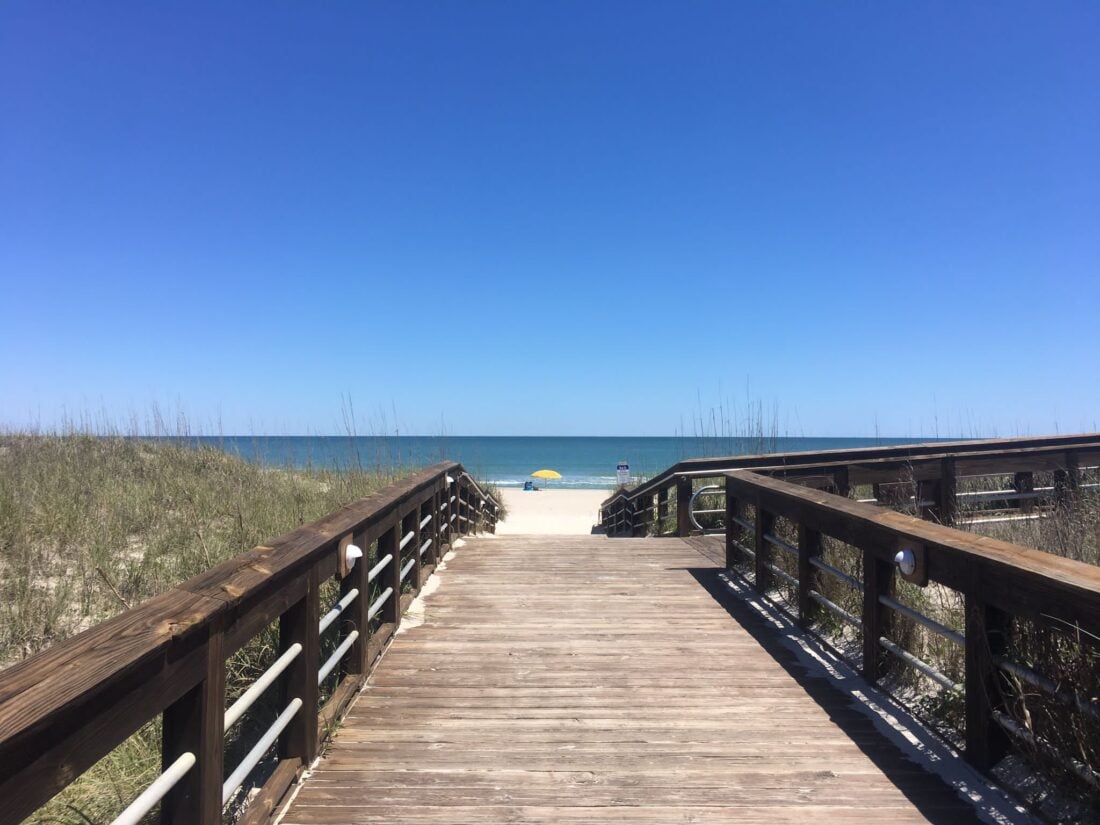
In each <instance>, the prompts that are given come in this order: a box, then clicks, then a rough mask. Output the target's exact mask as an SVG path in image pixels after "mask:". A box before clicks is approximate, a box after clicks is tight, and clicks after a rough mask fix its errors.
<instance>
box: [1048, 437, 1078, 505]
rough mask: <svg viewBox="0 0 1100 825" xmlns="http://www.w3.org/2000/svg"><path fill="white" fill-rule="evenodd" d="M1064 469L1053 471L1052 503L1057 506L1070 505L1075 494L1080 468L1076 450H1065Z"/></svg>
mask: <svg viewBox="0 0 1100 825" xmlns="http://www.w3.org/2000/svg"><path fill="white" fill-rule="evenodd" d="M1065 465H1066V466H1065V469H1063V470H1055V471H1054V503H1055V504H1056V505H1057V506H1058V507H1070V506H1072V504H1073V501H1074V499H1075V498H1076V496H1077V487H1078V485H1079V484H1080V481H1081V470H1080V465H1079V464H1078V460H1077V451H1076V450H1066V453H1065Z"/></svg>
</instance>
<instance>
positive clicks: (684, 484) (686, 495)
mask: <svg viewBox="0 0 1100 825" xmlns="http://www.w3.org/2000/svg"><path fill="white" fill-rule="evenodd" d="M676 535H678V536H679V537H680V538H686V537H687V536H690V535H691V479H690V478H688V477H687V476H677V477H676Z"/></svg>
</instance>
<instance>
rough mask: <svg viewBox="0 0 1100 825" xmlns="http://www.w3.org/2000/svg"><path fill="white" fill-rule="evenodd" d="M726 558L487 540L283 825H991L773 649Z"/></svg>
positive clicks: (382, 674)
mask: <svg viewBox="0 0 1100 825" xmlns="http://www.w3.org/2000/svg"><path fill="white" fill-rule="evenodd" d="M708 547H712V548H713V549H711V550H709V551H707V548H708ZM697 548H698V549H697ZM704 551H706V552H704ZM721 553H722V540H721V539H720V538H717V537H713V538H703V537H693V538H691V539H689V540H688V541H681V540H679V539H658V538H646V539H618V540H610V539H606V538H603V537H600V536H579V537H523V536H515V537H513V536H509V537H495V538H491V539H477V538H471V539H468V540H467V542H466V545H465V546H464V547H462V548H460V549H459V550H458V551H456V553H455V555H454V557H453V558H452V559H450V560H449V561H448V562H447V566H446V569H445V571H444V572H443V573H442V574H441V576H442V579H441V586H440V587H439V589H438V590H436V591H435V592H434V593H432V594H431V595H430V596H428V597H426V598H425V599H424V602H423V604H424V616H423V623H422V624H419V625H417V626H409V627H406V628H405V629H403V631H402V632H401V634H400V635H398V636H396V637H395V639H394V641H393V643H392V645H391V647H390V649H389V650H388V652H387V654H386V656H385V657H384V658H383V659H382V660H381V662H380V663H379V665H378V667H377V669H376V670H375V672H374V674H373V675H372V676H371V678H370V680H369V683H368V686H367V688H366V690H365V691H364V692H363V693H362V694H360V695H359V697H358V698H357V700H356V702H355V703H354V704H353V706H352V707H351V709H350V710H349V713H348V715H347V718H346V720H345V723H344V725H343V727H341V729H340V730H339V731H338V733H337V735H336V736H335V738H334V740H333V742H332V744H331V748H330V749H329V751H328V754H327V755H326V756H325V758H324V759H322V760H321V762H320V763H319V764H318V766H317V768H316V769H315V770H314V772H313V773H312V774H311V777H310V779H309V780H308V781H307V782H306V783H305V785H304V786H303V788H302V789H301V791H300V793H299V794H298V796H297V797H296V798H295V800H294V801H293V803H292V804H291V805H290V806H289V810H288V811H287V812H286V813H285V815H284V817H283V820H282V821H283V822H285V823H288V825H293V824H294V823H297V824H298V825H311V824H312V825H319V823H337V822H339V823H347V822H383V821H388V822H393V821H400V822H411V823H424V825H427V824H428V823H432V824H433V825H435V824H436V823H448V825H450V824H451V823H454V822H487V823H498V822H501V823H502V822H570V821H573V822H597V821H615V822H639V823H642V822H645V823H649V824H650V825H655V823H667V822H741V821H747V822H764V821H769V822H774V821H788V822H805V821H816V820H818V819H824V820H825V821H835V822H850V821H856V820H862V819H867V818H868V817H871V818H875V817H881V818H882V819H883V820H884V821H914V822H918V821H926V820H927V819H935V818H939V819H940V820H942V821H948V820H950V821H952V822H975V821H977V820H976V818H975V816H974V813H973V811H972V809H971V808H970V806H969V805H968V803H966V802H965V801H964V800H962V799H961V798H960V797H959V796H958V795H957V794H956V793H955V792H954V791H953V790H952V789H950V788H948V787H947V786H946V785H944V784H943V783H942V782H941V781H940V780H939V779H937V778H935V777H933V776H931V775H929V774H927V773H925V772H924V771H922V770H921V769H920V768H919V767H918V766H917V765H916V764H915V763H914V762H912V761H910V760H909V758H908V756H907V755H906V754H903V753H902V752H901V751H899V750H898V749H897V748H896V747H895V746H894V745H893V744H892V743H890V742H887V741H886V740H884V739H882V738H881V736H880V735H879V733H878V731H877V730H876V728H875V727H874V724H873V723H872V722H871V721H870V720H869V719H868V717H867V716H866V714H865V713H863V712H862V711H861V710H860V707H859V703H858V702H857V701H856V700H854V699H853V698H852V697H851V695H850V694H848V693H846V692H841V691H839V690H832V689H826V688H825V687H824V684H823V682H822V681H821V680H820V679H819V678H818V676H817V674H813V673H806V672H805V671H804V670H803V667H802V666H801V665H799V666H797V667H793V668H792V667H790V666H789V664H788V663H787V662H786V660H785V658H784V656H783V655H780V654H777V653H776V652H775V651H769V650H768V649H766V647H765V646H762V645H761V644H760V642H759V641H758V639H762V638H764V636H763V635H762V634H766V633H767V632H768V631H767V625H766V624H765V623H764V622H763V620H761V619H759V618H758V617H754V614H753V613H752V611H750V610H748V609H745V608H740V609H739V608H737V607H736V605H735V603H727V602H725V601H723V599H722V597H721V596H719V595H718V594H717V578H716V577H717V573H718V569H719V568H715V567H714V566H713V565H712V564H711V562H710V561H709V559H710V558H711V557H715V558H717V559H718V562H719V565H720V564H721V561H722V557H721ZM730 611H733V612H734V613H735V615H734V616H733V617H731V615H730ZM655 617H656V620H655ZM410 624H411V623H410Z"/></svg>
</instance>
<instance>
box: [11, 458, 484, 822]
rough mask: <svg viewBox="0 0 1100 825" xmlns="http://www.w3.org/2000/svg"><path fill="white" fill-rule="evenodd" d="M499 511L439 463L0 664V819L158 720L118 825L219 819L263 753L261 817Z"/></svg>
mask: <svg viewBox="0 0 1100 825" xmlns="http://www.w3.org/2000/svg"><path fill="white" fill-rule="evenodd" d="M498 510H499V505H498V502H496V501H495V500H494V499H493V498H492V497H491V496H490V495H488V494H487V493H486V492H485V491H484V490H482V489H481V488H480V487H479V486H478V485H477V483H476V482H475V481H474V480H473V479H472V478H471V477H470V476H469V475H468V474H467V473H466V472H465V471H464V470H463V468H462V466H461V465H459V464H454V463H444V464H438V465H436V466H434V467H431V468H429V469H426V470H424V471H422V472H419V473H416V474H415V475H413V476H411V477H409V478H406V479H404V480H403V481H400V482H398V483H396V484H394V485H392V486H390V487H388V488H386V489H384V490H382V491H380V492H378V493H375V494H374V495H371V496H368V497H367V498H365V499H362V500H360V501H358V502H355V503H354V504H350V505H348V506H346V507H344V508H342V509H340V510H338V511H336V512H335V513H332V514H330V515H328V516H326V517H325V518H323V519H321V520H320V521H317V522H314V523H312V524H308V525H305V526H303V527H300V528H298V529H297V530H294V531H293V532H290V533H288V534H286V535H284V536H282V537H280V538H278V539H276V540H274V541H272V542H271V543H270V544H268V545H263V546H260V547H257V548H255V549H253V550H251V551H250V552H247V553H244V554H243V555H240V556H237V557H236V558H234V559H231V560H229V561H227V562H225V563H224V564H220V565H218V566H217V567H214V568H213V569H211V570H209V571H207V572H205V573H203V574H201V575H199V576H197V577H195V578H193V579H191V580H190V581H187V582H184V583H183V584H180V585H178V586H177V587H175V588H174V589H172V590H170V591H168V592H166V593H163V594H161V595H159V596H156V597H155V598H152V599H150V600H148V601H147V602H145V603H144V604H142V605H140V606H138V607H136V608H134V609H133V610H129V611H127V612H125V613H123V614H121V615H119V616H117V617H115V618H113V619H111V620H109V621H107V622H104V623H102V624H100V625H97V626H96V627H93V628H91V629H90V630H87V631H85V632H83V633H81V634H79V635H77V636H74V637H73V638H71V639H68V640H66V641H64V642H62V643H60V644H58V645H55V646H54V647H52V648H50V649H48V650H46V651H43V652H42V653H40V654H38V655H36V656H32V657H30V658H28V659H26V660H24V661H22V662H20V663H18V664H16V665H13V666H12V667H10V668H8V669H6V670H4V671H0V823H9V822H11V823H14V822H19V821H21V820H22V819H24V818H25V817H27V816H29V815H30V814H32V813H33V812H34V811H35V810H36V809H38V808H39V807H40V806H42V805H43V804H45V803H46V802H47V801H48V800H49V799H50V798H52V797H53V796H54V795H55V794H56V793H58V792H59V791H60V790H62V789H63V788H64V787H66V786H67V785H68V784H70V783H71V782H73V781H74V780H75V779H76V778H77V777H79V776H80V774H81V773H83V772H84V771H85V770H86V769H87V768H89V767H90V766H92V765H93V764H94V763H95V762H96V761H97V760H99V759H100V758H102V757H103V756H105V755H106V754H107V753H109V752H110V751H111V750H113V749H114V748H115V747H117V746H118V745H119V744H121V743H122V742H123V741H125V740H126V739H127V738H128V737H130V736H131V735H132V734H134V733H135V732H136V731H138V730H139V729H140V728H142V727H143V726H144V725H146V724H147V723H149V722H150V721H151V720H154V719H156V718H157V717H160V718H161V720H162V723H163V724H162V766H163V767H162V773H161V776H160V777H159V778H158V779H157V780H156V781H155V782H154V783H153V784H152V785H151V786H150V787H149V788H148V789H147V790H146V791H145V792H144V793H142V794H141V795H140V796H139V797H138V798H137V799H135V800H133V802H132V803H131V804H130V806H129V807H128V808H127V809H126V811H125V812H124V813H123V814H122V816H121V817H119V819H117V820H116V822H119V823H136V822H139V821H141V820H142V819H143V818H144V817H145V816H147V815H148V813H149V812H150V811H152V810H153V808H154V807H155V806H156V805H157V804H158V803H159V804H160V806H161V807H160V819H161V821H162V822H165V823H172V822H175V823H184V822H186V823H203V825H209V823H220V822H221V821H222V810H223V807H224V806H225V805H226V803H228V802H230V801H231V800H233V799H234V798H235V797H236V796H237V795H238V792H239V789H240V787H241V785H242V783H243V782H244V781H245V779H246V778H247V777H248V775H249V773H250V772H251V771H252V769H253V768H255V767H256V765H257V764H258V763H259V762H260V761H261V759H262V758H263V757H264V756H265V754H266V753H268V752H269V751H270V749H271V748H272V747H275V748H277V764H276V765H275V766H274V769H273V770H272V771H271V772H270V773H269V774H268V778H267V779H266V782H265V783H264V784H263V786H262V788H261V789H260V790H259V793H258V794H257V795H256V796H255V797H254V798H253V799H252V800H251V802H250V803H249V804H248V806H247V808H246V809H245V812H244V816H243V821H244V822H262V821H265V820H266V819H267V817H268V816H269V815H270V813H271V812H272V811H273V810H274V809H275V808H276V806H277V805H278V803H279V801H280V799H281V798H282V797H283V795H284V794H285V793H286V791H287V789H288V788H289V787H290V786H291V785H292V783H294V781H295V780H296V779H297V778H298V777H299V776H300V775H301V772H302V771H303V769H304V768H306V767H308V766H309V765H310V764H311V763H312V762H313V760H314V758H315V757H316V755H317V753H318V748H319V745H320V744H321V742H322V741H323V739H324V737H325V736H327V735H328V732H329V731H330V730H331V728H332V723H333V722H334V720H336V719H337V718H338V717H339V716H340V714H341V712H342V710H343V709H344V708H345V707H346V705H347V704H348V702H349V701H350V700H351V699H352V698H353V697H354V696H355V694H356V693H357V692H358V690H359V689H360V688H361V687H362V685H363V683H364V680H365V678H366V674H367V673H368V672H369V670H370V668H371V667H372V665H373V663H374V662H375V661H376V659H377V658H378V656H379V654H380V653H381V651H382V649H383V646H384V645H385V644H386V642H387V640H388V639H389V637H390V636H391V635H392V634H393V632H394V630H395V629H396V628H397V626H398V624H399V623H400V621H401V614H402V613H403V611H404V608H405V607H406V606H407V605H408V603H409V602H410V601H411V600H412V599H413V598H414V597H415V595H416V593H417V592H418V591H419V589H420V586H421V583H422V582H423V581H424V579H425V578H426V576H427V575H428V574H429V573H430V572H431V570H432V568H433V567H434V566H435V565H436V564H437V562H438V561H439V559H440V558H441V557H442V554H443V552H444V548H445V547H446V546H448V545H449V544H450V543H451V542H452V540H453V539H454V538H455V537H457V536H460V535H465V534H470V533H475V532H478V531H483V530H487V531H490V532H492V531H493V530H494V529H495V524H496V520H497V513H498ZM329 592H331V594H332V596H331V599H332V601H331V603H329V602H327V601H326V602H324V603H322V595H323V594H326V593H329ZM273 623H274V624H277V629H278V630H277V632H278V650H277V651H276V655H275V657H274V661H273V662H272V663H271V664H270V666H269V667H268V668H267V670H266V671H265V672H264V673H263V674H262V675H261V676H260V677H259V678H258V679H256V681H255V682H254V683H253V684H252V685H251V686H250V687H249V688H248V689H247V690H245V691H244V692H243V693H241V695H240V696H238V697H236V698H235V699H234V701H233V702H232V704H230V705H229V707H226V660H227V658H228V657H230V656H232V655H233V654H234V653H235V652H237V651H238V650H240V649H241V648H243V647H244V646H245V645H246V644H248V643H249V642H250V641H251V640H252V639H254V638H255V637H257V635H258V634H260V633H262V632H263V631H264V630H265V629H267V628H268V627H269V626H272V625H273ZM273 693H277V697H278V698H277V704H276V707H277V713H278V715H277V717H276V719H275V722H274V723H273V724H272V725H271V726H270V727H268V728H267V729H266V730H265V731H262V732H261V734H260V735H259V736H258V738H257V739H256V741H255V743H254V744H253V745H252V747H251V749H250V750H248V752H247V753H246V754H245V755H244V756H243V757H242V758H241V760H240V762H239V764H237V765H234V766H233V767H232V770H228V771H227V770H226V766H225V765H224V756H225V753H226V750H225V741H226V734H227V733H228V732H230V731H231V730H232V729H233V728H234V727H235V726H237V725H239V724H241V720H242V719H244V718H246V717H247V716H248V713H249V710H250V708H252V707H253V706H254V704H255V703H256V702H257V700H258V699H260V697H261V696H263V695H264V694H268V698H270V695H271V694H273Z"/></svg>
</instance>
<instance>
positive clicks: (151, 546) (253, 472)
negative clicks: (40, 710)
mask: <svg viewBox="0 0 1100 825" xmlns="http://www.w3.org/2000/svg"><path fill="white" fill-rule="evenodd" d="M395 475H396V474H395V473H382V472H362V471H356V470H352V471H348V472H337V471H335V470H327V469H318V468H307V469H304V470H289V469H270V468H264V467H260V466H257V465H255V464H250V463H248V462H246V461H243V460H242V459H240V458H237V457H235V456H231V455H229V454H227V453H224V452H222V451H220V450H216V449H212V448H209V447H199V448H194V447H192V446H189V445H188V444H187V443H186V441H185V440H180V441H174V440H173V441H168V440H156V441H152V440H141V439H131V438H120V437H97V436H91V435H78V434H74V435H66V436H30V435H15V436H7V437H4V438H3V439H2V440H0V663H11V662H12V661H16V660H18V659H21V658H24V657H26V656H29V655H31V654H32V653H36V652H37V651H39V650H42V649H44V648H46V647H48V646H49V645H51V644H53V643H55V642H57V641H59V640H61V639H64V638H66V637H68V636H71V635H72V634H73V633H77V632H79V631H80V630H83V629H85V628H87V627H89V626H91V625H92V624H95V623H97V622H100V621H103V620H104V619H106V618H108V617H110V616H113V615H115V614H117V613H120V612H122V611H123V610H125V609H127V608H129V607H132V606H134V605H136V604H138V603H140V602H141V601H143V600H144V599H147V598H149V597H150V596H153V595H155V594H157V593H160V592H163V591H164V590H167V589H169V588H171V587H172V586H173V585H175V584H176V583H178V582H180V581H183V580H185V579H187V578H190V577H191V576H194V575H196V574H197V573H199V572H201V571H202V570H204V569H206V568H208V567H210V566H211V565H213V564H217V563H218V562H220V561H223V560H225V559H228V558H231V557H233V556H235V555H237V554H239V553H242V552H244V551H245V550H248V549H249V548H251V547H254V546H255V545H257V544H260V543H262V542H264V541H267V540H270V539H272V538H274V537H276V536H278V535H281V534H282V533H285V532H287V531H288V530H291V529H293V528H295V527H297V526H299V525H301V524H304V523H307V522H310V521H313V520H315V519H318V518H320V517H321V516H323V515H325V514H326V513H329V512H331V511H333V510H335V509H337V508H338V507H341V506H343V505H344V504H347V503H348V502H349V501H354V500H355V499H357V498H361V497H362V496H365V495H367V494H368V493H371V492H373V491H375V490H378V489H379V488H381V487H383V486H385V485H386V484H388V483H390V482H391V481H392V480H393V479H394V477H395Z"/></svg>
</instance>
